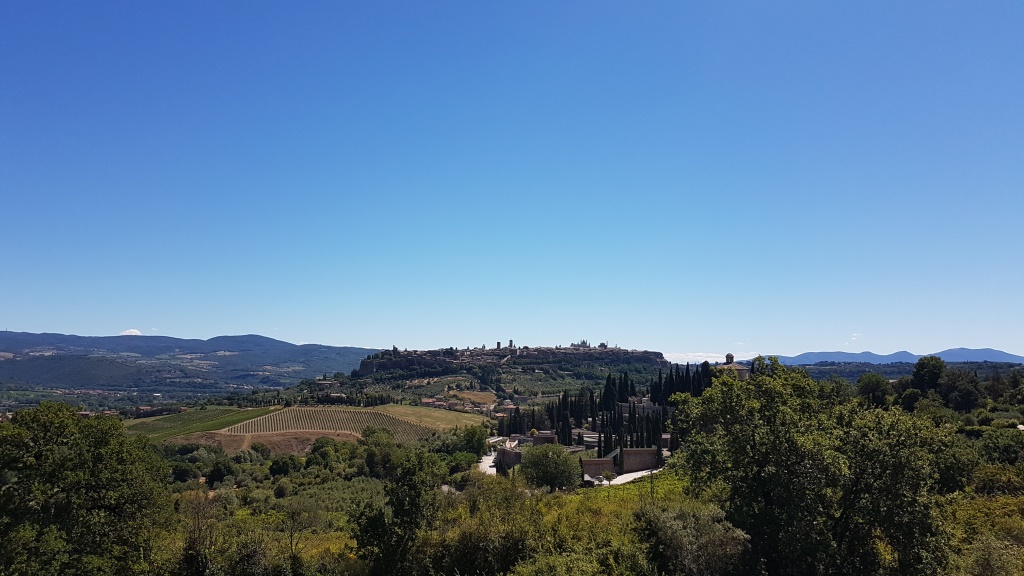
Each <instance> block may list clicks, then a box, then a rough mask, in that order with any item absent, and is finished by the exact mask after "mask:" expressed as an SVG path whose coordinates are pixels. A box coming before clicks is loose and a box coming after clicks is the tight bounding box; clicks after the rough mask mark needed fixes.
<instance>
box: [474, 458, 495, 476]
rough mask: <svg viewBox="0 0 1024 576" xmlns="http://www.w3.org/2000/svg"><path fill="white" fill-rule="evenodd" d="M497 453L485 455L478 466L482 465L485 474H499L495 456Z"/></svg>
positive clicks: (481, 468)
mask: <svg viewBox="0 0 1024 576" xmlns="http://www.w3.org/2000/svg"><path fill="white" fill-rule="evenodd" d="M495 454H496V453H492V454H488V455H487V456H484V458H483V460H481V461H480V463H479V464H477V466H479V467H480V471H481V472H483V473H484V474H497V473H498V469H497V468H495V467H494V456H495Z"/></svg>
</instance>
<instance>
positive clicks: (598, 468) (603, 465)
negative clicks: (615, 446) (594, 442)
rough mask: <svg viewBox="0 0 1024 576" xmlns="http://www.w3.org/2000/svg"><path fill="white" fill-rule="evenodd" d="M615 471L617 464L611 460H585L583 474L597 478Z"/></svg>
mask: <svg viewBox="0 0 1024 576" xmlns="http://www.w3.org/2000/svg"><path fill="white" fill-rule="evenodd" d="M609 470H611V471H612V472H614V471H615V462H614V461H613V460H612V459H611V458H588V459H584V460H583V473H584V474H586V475H588V476H590V477H591V478H596V477H598V476H603V475H604V473H605V472H607V471H609Z"/></svg>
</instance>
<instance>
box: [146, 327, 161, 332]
mask: <svg viewBox="0 0 1024 576" xmlns="http://www.w3.org/2000/svg"><path fill="white" fill-rule="evenodd" d="M149 331H150V332H159V331H160V329H159V328H150V329H149Z"/></svg>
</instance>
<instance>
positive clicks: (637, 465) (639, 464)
mask: <svg viewBox="0 0 1024 576" xmlns="http://www.w3.org/2000/svg"><path fill="white" fill-rule="evenodd" d="M658 450H659V448H623V449H622V471H621V472H619V473H620V474H629V473H630V472H639V471H641V470H650V469H652V468H655V467H656V466H657V465H658Z"/></svg>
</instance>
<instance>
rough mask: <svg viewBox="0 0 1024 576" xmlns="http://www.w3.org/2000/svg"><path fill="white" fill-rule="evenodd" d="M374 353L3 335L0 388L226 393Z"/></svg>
mask: <svg viewBox="0 0 1024 576" xmlns="http://www.w3.org/2000/svg"><path fill="white" fill-rule="evenodd" d="M373 352H376V350H374V349H370V348H355V347H338V346H324V345H319V344H303V345H297V344H291V343H289V342H283V341H281V340H274V339H273V338H267V337H265V336H257V335H245V336H218V337H216V338H210V339H209V340H193V339H182V338H172V337H169V336H75V335H66V334H33V333H28V332H0V358H6V359H2V360H0V383H3V384H6V385H11V384H15V385H22V386H30V387H39V388H54V389H56V388H59V389H79V390H81V389H85V390H103V391H124V390H135V391H146V392H151V393H162V392H185V391H187V392H189V393H223V392H228V391H237V390H238V389H239V388H242V389H245V388H254V387H284V386H290V385H294V384H296V383H297V382H299V381H301V380H302V379H304V378H314V377H316V376H317V375H320V374H324V373H327V374H333V373H335V372H348V371H350V370H352V369H353V368H355V367H357V366H358V365H359V361H360V360H361V359H362V358H364V357H366V355H367V354H370V353H373Z"/></svg>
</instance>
